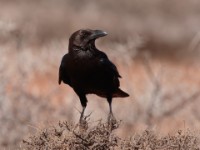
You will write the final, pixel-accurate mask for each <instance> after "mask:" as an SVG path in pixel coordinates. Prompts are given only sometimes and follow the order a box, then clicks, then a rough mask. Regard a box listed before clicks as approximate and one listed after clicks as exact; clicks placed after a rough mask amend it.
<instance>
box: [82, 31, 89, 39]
mask: <svg viewBox="0 0 200 150" xmlns="http://www.w3.org/2000/svg"><path fill="white" fill-rule="evenodd" d="M88 35H89V34H88V33H87V32H83V33H82V35H81V36H82V37H83V38H86V37H87V36H88Z"/></svg>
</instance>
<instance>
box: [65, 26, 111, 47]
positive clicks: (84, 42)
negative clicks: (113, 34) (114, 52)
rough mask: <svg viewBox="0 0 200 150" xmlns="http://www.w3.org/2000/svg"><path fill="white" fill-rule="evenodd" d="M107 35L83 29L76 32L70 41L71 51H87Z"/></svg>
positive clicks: (103, 32)
mask: <svg viewBox="0 0 200 150" xmlns="http://www.w3.org/2000/svg"><path fill="white" fill-rule="evenodd" d="M106 35H107V33H106V32H105V31H101V30H90V29H81V30H78V31H76V32H74V33H73V34H72V35H71V37H70V39H69V50H72V49H80V50H87V49H88V46H90V45H94V42H95V40H96V39H97V38H99V37H103V36H106Z"/></svg>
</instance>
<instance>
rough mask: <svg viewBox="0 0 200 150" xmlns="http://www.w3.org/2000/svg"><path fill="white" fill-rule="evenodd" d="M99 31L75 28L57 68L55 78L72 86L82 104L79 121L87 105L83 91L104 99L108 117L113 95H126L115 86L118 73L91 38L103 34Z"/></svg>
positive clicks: (117, 84) (94, 38) (110, 117)
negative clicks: (106, 103) (107, 108)
mask: <svg viewBox="0 0 200 150" xmlns="http://www.w3.org/2000/svg"><path fill="white" fill-rule="evenodd" d="M106 35H107V33H106V32H104V31H101V30H90V29H85V30H78V31H76V32H75V33H73V34H72V35H71V37H70V39H69V47H68V50H69V52H68V53H67V54H65V55H64V56H63V58H62V61H61V65H60V68H59V80H58V83H59V84H61V82H62V81H63V82H64V83H65V84H68V85H69V86H71V87H72V88H73V90H74V91H75V92H76V94H77V95H78V96H79V98H80V101H81V105H82V107H83V110H82V113H81V117H80V122H81V121H82V119H83V116H84V111H85V108H86V106H87V98H86V95H87V94H96V95H98V96H101V97H105V98H107V101H108V103H109V108H110V113H109V117H108V119H109V120H111V119H115V118H114V116H113V113H112V105H111V104H112V98H113V97H128V96H129V95H128V94H127V93H125V92H124V91H122V90H121V89H119V86H120V83H119V79H118V78H121V76H120V75H119V72H118V70H117V68H116V66H115V65H114V64H113V63H112V62H111V61H110V60H109V59H108V57H107V55H106V54H105V53H104V52H102V51H100V50H98V49H97V48H96V46H95V40H96V39H97V38H99V37H103V36H106Z"/></svg>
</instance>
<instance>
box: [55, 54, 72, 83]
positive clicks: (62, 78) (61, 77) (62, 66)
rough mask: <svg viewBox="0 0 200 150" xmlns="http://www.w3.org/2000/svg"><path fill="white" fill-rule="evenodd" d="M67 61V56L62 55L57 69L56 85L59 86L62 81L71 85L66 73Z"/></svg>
mask: <svg viewBox="0 0 200 150" xmlns="http://www.w3.org/2000/svg"><path fill="white" fill-rule="evenodd" d="M67 61H68V60H67V55H64V56H63V58H62V61H61V64H60V68H59V77H58V84H61V82H62V81H63V82H64V83H66V84H69V85H71V82H70V78H69V76H68V73H67V66H66V64H67Z"/></svg>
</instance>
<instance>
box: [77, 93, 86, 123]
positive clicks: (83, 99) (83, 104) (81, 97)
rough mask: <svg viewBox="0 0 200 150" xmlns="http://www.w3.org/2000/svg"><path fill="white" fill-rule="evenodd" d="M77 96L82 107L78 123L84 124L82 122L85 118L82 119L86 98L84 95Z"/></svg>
mask: <svg viewBox="0 0 200 150" xmlns="http://www.w3.org/2000/svg"><path fill="white" fill-rule="evenodd" d="M78 96H79V98H80V101H81V105H82V107H83V109H82V112H81V116H80V120H79V122H80V123H84V122H86V120H85V117H84V112H85V108H86V106H87V98H86V96H85V94H78Z"/></svg>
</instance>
